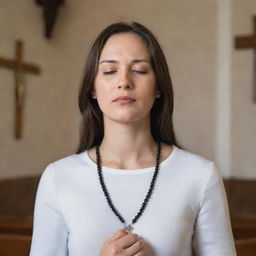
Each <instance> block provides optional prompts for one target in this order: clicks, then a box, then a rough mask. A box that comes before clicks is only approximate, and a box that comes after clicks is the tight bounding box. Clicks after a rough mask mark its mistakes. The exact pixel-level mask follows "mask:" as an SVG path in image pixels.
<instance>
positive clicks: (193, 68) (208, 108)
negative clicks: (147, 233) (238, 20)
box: [0, 0, 256, 178]
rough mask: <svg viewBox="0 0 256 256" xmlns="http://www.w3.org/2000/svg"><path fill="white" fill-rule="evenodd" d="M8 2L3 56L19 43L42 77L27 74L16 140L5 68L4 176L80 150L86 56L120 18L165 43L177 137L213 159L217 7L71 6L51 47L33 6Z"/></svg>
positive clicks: (160, 1)
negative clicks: (81, 86)
mask: <svg viewBox="0 0 256 256" xmlns="http://www.w3.org/2000/svg"><path fill="white" fill-rule="evenodd" d="M2 2H4V3H3V4H1V5H2V7H1V8H0V24H2V25H1V26H0V38H1V44H0V56H6V57H12V56H13V55H14V41H15V40H16V39H17V38H21V39H22V40H23V41H24V44H25V60H26V61H29V62H35V63H37V64H39V65H40V66H41V68H42V74H41V75H40V76H34V75H26V76H25V80H26V89H27V91H26V104H25V116H24V137H23V139H22V140H20V141H16V140H15V139H14V138H13V111H14V101H13V100H14V98H13V96H14V94H13V92H14V91H13V90H14V78H13V73H12V72H10V71H8V70H4V69H2V68H1V69H0V75H1V82H0V84H1V87H0V92H1V93H0V115H1V121H0V122H1V123H0V178H5V177H14V176H26V175H38V174H40V173H41V172H42V171H43V169H44V168H45V166H46V165H47V164H48V163H49V162H51V161H54V160H57V159H59V158H61V157H64V156H66V155H69V154H72V153H74V152H75V150H76V146H77V144H78V134H79V122H80V115H79V112H78V108H77V93H78V88H79V83H80V81H81V77H82V70H83V64H84V58H85V56H86V54H87V52H88V49H89V46H90V44H91V42H92V40H93V39H94V38H95V37H96V35H97V34H98V33H99V32H100V31H101V30H102V29H103V28H104V27H105V26H106V25H108V24H110V23H112V22H115V21H120V20H122V21H132V20H135V21H139V22H141V23H143V24H145V25H146V26H148V27H149V28H150V29H151V30H152V31H153V32H154V33H155V35H156V36H157V37H158V38H159V41H160V44H161V45H162V46H163V49H164V51H165V54H166V57H167V60H168V63H169V65H170V69H171V75H172V79H173V84H174V91H175V113H174V125H175V128H176V132H177V135H178V138H179V140H180V141H181V143H182V144H183V145H184V146H185V147H186V148H187V149H188V150H190V151H192V152H195V153H198V154H201V155H203V156H204V157H207V158H209V159H213V160H214V159H215V155H214V154H215V153H214V152H215V127H216V100H215V95H216V43H217V37H216V29H217V27H216V15H217V6H216V5H217V3H216V1H214V0H207V1H201V0H191V1H179V0H172V1H166V0H140V1H138V0H130V1H124V0H109V1H102V0H101V1H99V0H97V1H95V0H88V1H82V0H72V1H67V3H66V4H65V5H64V6H63V7H62V8H61V9H60V12H59V17H58V20H57V23H56V26H55V28H54V35H53V38H52V39H51V40H49V41H47V40H46V39H45V38H43V24H42V19H41V16H42V13H41V11H42V10H41V9H40V8H39V7H37V6H36V5H35V4H34V3H33V1H18V0H16V1H14V0H13V1H8V0H2ZM241 29H242V28H241ZM242 58H245V57H242ZM247 61H248V63H249V64H250V63H251V60H247ZM249 64H248V65H249ZM245 75H246V74H245ZM238 96H239V95H238ZM234 97H235V96H234ZM247 101H249V102H250V99H248V98H247ZM237 114H240V113H237ZM232 132H233V133H232V134H234V132H236V131H235V130H232ZM250 136H252V135H250ZM252 166H253V165H252ZM233 168H234V167H233ZM235 170H237V169H235ZM255 176H256V175H255Z"/></svg>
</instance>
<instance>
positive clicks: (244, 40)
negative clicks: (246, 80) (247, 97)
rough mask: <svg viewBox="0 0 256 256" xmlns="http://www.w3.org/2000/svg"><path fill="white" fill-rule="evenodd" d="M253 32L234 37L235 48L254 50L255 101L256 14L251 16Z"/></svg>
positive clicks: (254, 85) (254, 89)
mask: <svg viewBox="0 0 256 256" xmlns="http://www.w3.org/2000/svg"><path fill="white" fill-rule="evenodd" d="M253 23H254V34H252V35H247V36H237V37H236V38H235V48H236V49H253V50H254V72H253V73H254V81H253V83H254V84H253V102H254V103H256V16H254V17H253Z"/></svg>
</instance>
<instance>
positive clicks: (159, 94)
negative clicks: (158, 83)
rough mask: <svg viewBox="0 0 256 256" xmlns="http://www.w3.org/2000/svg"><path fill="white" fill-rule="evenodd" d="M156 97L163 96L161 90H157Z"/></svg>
mask: <svg viewBox="0 0 256 256" xmlns="http://www.w3.org/2000/svg"><path fill="white" fill-rule="evenodd" d="M155 97H156V98H161V92H160V91H159V90H157V91H156V93H155Z"/></svg>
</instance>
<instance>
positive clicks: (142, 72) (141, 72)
mask: <svg viewBox="0 0 256 256" xmlns="http://www.w3.org/2000/svg"><path fill="white" fill-rule="evenodd" d="M133 72H134V73H137V74H141V75H144V74H147V73H148V72H147V71H141V70H133Z"/></svg>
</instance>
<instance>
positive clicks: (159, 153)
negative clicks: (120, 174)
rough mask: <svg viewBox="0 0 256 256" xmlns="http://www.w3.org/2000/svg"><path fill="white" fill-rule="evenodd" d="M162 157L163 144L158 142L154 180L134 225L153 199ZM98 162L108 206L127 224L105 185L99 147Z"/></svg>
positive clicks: (97, 147)
mask: <svg viewBox="0 0 256 256" xmlns="http://www.w3.org/2000/svg"><path fill="white" fill-rule="evenodd" d="M160 155H161V143H160V142H159V141H158V142H157V149H156V166H155V172H154V175H153V178H152V180H151V183H150V187H149V190H148V193H147V195H146V197H145V199H144V201H143V203H142V206H141V208H140V210H139V212H138V213H137V214H136V216H135V217H134V219H133V220H132V224H135V223H136V222H137V220H138V219H139V217H140V216H141V215H142V213H143V212H144V210H145V208H146V206H147V204H148V201H149V199H150V198H151V195H152V192H153V189H154V186H155V182H156V178H157V175H158V170H159V165H160ZM96 162H97V170H98V176H99V181H100V185H101V188H102V190H103V193H104V195H105V197H106V199H107V202H108V205H109V207H110V208H111V210H112V211H113V213H114V214H115V215H116V216H117V217H118V219H119V220H120V221H121V222H122V223H125V220H124V218H123V217H122V216H121V215H120V214H119V212H118V211H117V210H116V208H115V207H114V205H113V203H112V200H111V198H110V195H109V193H108V191H107V188H106V185H105V183H104V179H103V174H102V168H101V156H100V149H99V146H96Z"/></svg>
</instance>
